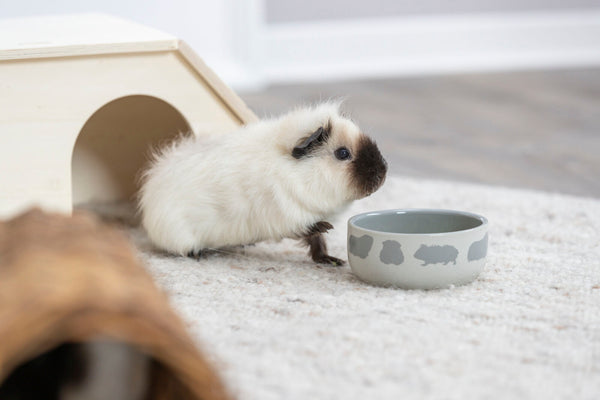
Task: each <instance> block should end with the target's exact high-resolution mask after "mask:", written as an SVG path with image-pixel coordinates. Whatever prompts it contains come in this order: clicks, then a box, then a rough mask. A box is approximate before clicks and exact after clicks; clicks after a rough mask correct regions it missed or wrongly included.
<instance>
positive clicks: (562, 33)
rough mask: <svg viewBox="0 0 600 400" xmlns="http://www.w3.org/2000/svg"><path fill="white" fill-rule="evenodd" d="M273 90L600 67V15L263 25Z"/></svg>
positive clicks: (255, 59) (265, 72)
mask: <svg viewBox="0 0 600 400" xmlns="http://www.w3.org/2000/svg"><path fill="white" fill-rule="evenodd" d="M246 40H249V41H251V42H252V43H250V44H249V45H250V46H251V48H253V49H254V53H255V54H253V55H252V57H251V58H252V59H251V60H247V61H249V62H250V64H251V68H250V69H251V70H253V71H256V72H257V73H258V74H259V76H260V77H261V80H262V81H263V82H266V83H270V82H284V81H288V82H289V81H309V80H310V81H319V80H321V81H322V80H338V79H348V78H357V77H381V76H399V75H418V74H432V73H436V74H437V73H449V72H467V71H469V72H470V71H490V70H511V69H527V68H559V67H578V66H590V65H600V10H591V11H590V10H586V11H583V10H581V11H560V12H526V13H525V12H521V13H501V14H473V15H454V16H453V15H447V16H418V17H415V16H411V17H394V18H386V19H364V20H353V21H319V22H310V23H286V24H257V27H256V29H255V31H254V32H252V35H251V37H250V38H246Z"/></svg>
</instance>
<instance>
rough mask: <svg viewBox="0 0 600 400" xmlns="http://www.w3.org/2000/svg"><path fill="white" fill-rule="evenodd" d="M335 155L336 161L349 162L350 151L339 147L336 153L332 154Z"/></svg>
mask: <svg viewBox="0 0 600 400" xmlns="http://www.w3.org/2000/svg"><path fill="white" fill-rule="evenodd" d="M333 154H335V158H337V159H338V160H349V159H350V150H348V149H347V148H345V147H340V148H339V149H337V150H336V151H334V152H333Z"/></svg>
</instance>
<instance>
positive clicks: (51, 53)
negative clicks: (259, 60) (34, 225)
mask: <svg viewBox="0 0 600 400" xmlns="http://www.w3.org/2000/svg"><path fill="white" fill-rule="evenodd" d="M164 51H175V52H178V53H180V54H181V56H182V57H183V58H184V59H185V60H186V61H187V62H188V63H189V64H190V65H191V66H192V68H194V69H195V70H196V72H197V73H198V74H199V75H200V76H201V77H202V79H203V80H204V81H205V82H206V83H207V85H208V86H209V87H210V88H211V89H212V90H213V91H214V92H215V94H216V95H217V96H218V97H220V98H221V100H222V101H223V102H224V104H226V105H227V106H228V107H229V108H230V109H231V111H232V112H233V113H234V114H235V115H236V116H237V117H238V118H239V119H240V120H241V121H242V122H243V123H249V122H253V121H255V120H256V119H257V118H256V116H255V115H254V113H253V112H252V111H251V110H250V109H248V107H247V106H246V105H245V104H244V102H243V101H242V100H241V99H240V98H239V97H238V96H237V95H236V94H235V93H234V92H233V91H232V90H231V89H230V88H229V87H227V86H226V85H225V84H224V83H223V82H222V81H221V80H220V79H219V78H218V77H217V75H216V74H215V73H214V72H213V71H212V70H211V69H210V68H209V67H208V66H207V65H206V64H205V63H204V61H202V59H201V58H200V57H199V56H198V55H197V54H196V53H195V52H194V51H193V50H192V49H191V48H190V47H189V46H188V45H187V44H186V43H185V42H184V41H183V40H180V39H178V38H177V37H175V36H173V35H170V34H168V33H165V32H162V31H159V30H157V29H154V28H150V27H147V26H145V25H142V24H138V23H135V22H131V21H128V20H125V19H121V18H117V17H114V16H110V15H106V14H73V15H61V16H43V17H28V18H11V19H3V20H0V62H2V61H5V60H24V59H40V58H54V57H76V56H92V55H93V56H97V55H103V54H119V53H148V52H164Z"/></svg>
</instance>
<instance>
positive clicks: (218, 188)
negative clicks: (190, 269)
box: [138, 102, 387, 265]
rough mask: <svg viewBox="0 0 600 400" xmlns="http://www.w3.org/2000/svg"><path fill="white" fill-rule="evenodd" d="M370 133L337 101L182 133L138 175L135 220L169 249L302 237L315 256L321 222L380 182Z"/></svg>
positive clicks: (319, 258) (325, 259)
mask: <svg viewBox="0 0 600 400" xmlns="http://www.w3.org/2000/svg"><path fill="white" fill-rule="evenodd" d="M386 172H387V163H386V161H385V159H384V158H383V157H382V155H381V153H380V152H379V149H378V147H377V145H376V144H375V142H374V141H373V140H371V139H370V138H369V137H368V136H366V135H365V134H364V133H362V132H361V131H360V129H359V128H358V127H357V126H356V125H355V124H354V123H353V122H352V121H351V120H350V119H348V118H346V117H344V116H342V114H341V113H340V104H339V103H332V102H328V103H322V104H320V105H317V106H314V107H308V108H300V109H296V110H294V111H291V112H289V113H288V114H285V115H283V116H281V117H279V118H273V119H267V120H262V121H259V122H256V123H253V124H249V125H246V126H243V127H241V128H239V129H237V130H235V131H233V132H230V133H227V134H221V135H204V136H199V137H188V138H182V139H179V140H178V141H175V142H174V143H173V144H171V145H170V146H168V147H166V148H164V149H162V150H161V151H159V152H158V153H156V154H155V155H154V157H153V160H152V161H151V164H150V167H149V168H148V169H147V170H145V171H144V173H143V175H142V181H141V182H142V183H141V188H140V192H139V197H138V200H139V201H138V207H139V211H140V212H141V220H142V225H143V227H144V228H145V230H146V232H147V233H148V236H149V238H150V240H151V241H152V242H153V243H154V244H155V245H156V246H157V247H158V248H160V249H163V250H165V251H167V252H170V253H174V254H180V255H188V256H190V257H199V256H200V255H201V254H202V251H203V250H207V249H218V248H224V247H230V246H238V245H246V244H254V243H257V242H260V241H264V240H281V239H283V238H293V239H300V240H302V241H303V242H304V243H305V244H306V245H308V246H309V249H310V255H311V257H312V259H313V260H314V261H315V262H317V263H324V264H331V265H342V264H344V262H343V261H342V260H340V259H338V258H335V257H332V256H330V255H329V254H327V246H326V243H325V239H324V237H323V234H324V233H326V232H327V231H328V230H330V229H332V228H333V226H332V225H331V223H329V222H328V220H330V219H331V218H332V217H334V216H335V215H336V214H337V213H339V212H340V211H341V210H343V209H344V207H346V206H347V205H349V204H350V203H351V202H352V201H353V200H356V199H360V198H363V197H365V196H369V195H370V194H372V193H373V192H375V191H376V190H377V189H378V188H379V187H380V186H381V185H382V184H383V182H384V180H385V176H386Z"/></svg>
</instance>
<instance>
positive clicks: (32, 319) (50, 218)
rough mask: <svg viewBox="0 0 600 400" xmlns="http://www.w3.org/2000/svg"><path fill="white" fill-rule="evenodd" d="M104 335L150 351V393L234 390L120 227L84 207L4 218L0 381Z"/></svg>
mask: <svg viewBox="0 0 600 400" xmlns="http://www.w3.org/2000/svg"><path fill="white" fill-rule="evenodd" d="M99 337H100V338H104V339H109V340H114V341H118V342H122V343H126V344H128V345H130V346H133V347H134V348H135V349H137V350H139V351H140V352H142V353H144V354H147V355H149V356H151V357H152V359H153V362H152V366H151V373H150V387H149V390H148V395H147V397H146V398H147V399H157V400H158V399H178V400H179V399H183V400H185V399H215V400H217V399H227V398H229V396H228V394H227V393H226V391H225V389H224V387H223V385H222V383H221V381H220V379H219V378H218V376H217V374H216V373H215V372H214V371H213V369H212V368H211V366H210V365H209V364H208V363H207V361H206V359H205V358H204V357H203V355H202V353H201V352H200V351H199V350H198V349H197V348H196V346H195V345H194V343H193V341H192V339H191V338H190V336H189V335H188V333H187V332H186V329H185V326H184V324H183V322H182V320H181V319H180V318H179V317H178V316H177V315H176V314H175V313H174V312H173V310H172V309H171V307H170V306H169V303H168V300H167V297H166V296H165V295H164V294H163V293H162V292H161V291H160V290H159V289H158V288H157V287H156V286H155V284H154V283H153V281H152V279H151V277H150V276H149V274H148V273H147V272H146V271H145V269H144V268H143V267H142V266H141V264H140V261H139V260H138V259H137V258H136V255H135V251H134V250H133V248H132V246H131V245H130V244H129V241H128V239H127V237H126V236H125V235H124V234H123V233H122V232H120V231H118V230H116V229H113V228H110V227H108V226H106V225H104V224H102V223H100V222H99V221H97V220H96V219H95V218H94V217H92V216H90V215H87V214H83V213H79V214H78V213H75V214H74V216H73V217H66V216H61V215H56V214H47V213H43V212H41V211H39V210H32V211H29V212H27V213H25V214H23V215H20V216H18V217H16V218H14V219H12V220H10V221H7V222H0V382H2V381H3V380H4V379H6V377H7V376H8V375H9V374H10V373H11V371H13V370H14V369H15V368H17V367H18V366H19V365H21V364H23V363H24V362H27V361H28V360H31V359H33V358H35V357H37V356H38V355H41V354H44V353H45V352H47V351H49V350H51V349H54V348H56V347H57V346H60V345H61V344H63V343H82V342H86V341H90V340H93V339H94V338H99Z"/></svg>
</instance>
